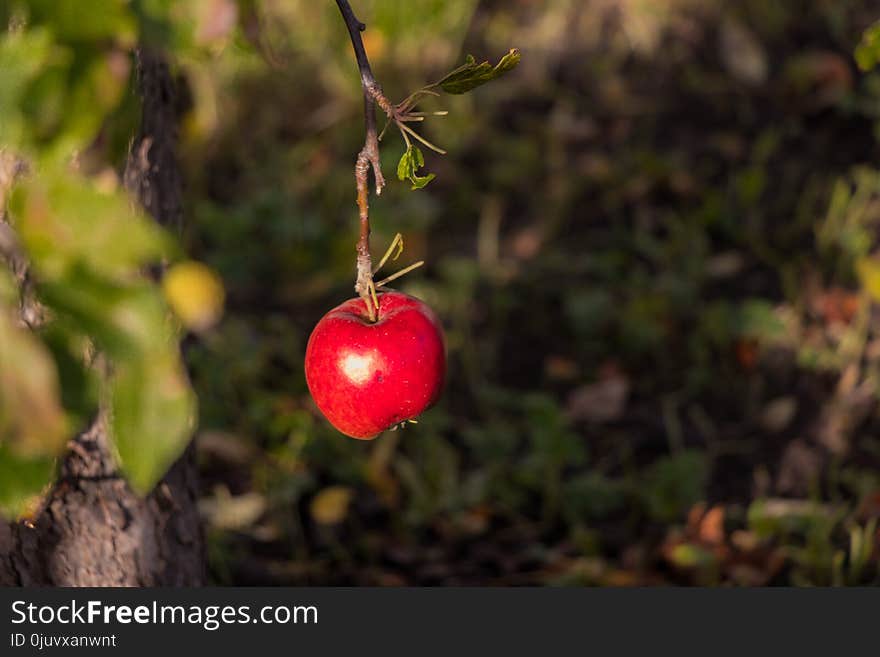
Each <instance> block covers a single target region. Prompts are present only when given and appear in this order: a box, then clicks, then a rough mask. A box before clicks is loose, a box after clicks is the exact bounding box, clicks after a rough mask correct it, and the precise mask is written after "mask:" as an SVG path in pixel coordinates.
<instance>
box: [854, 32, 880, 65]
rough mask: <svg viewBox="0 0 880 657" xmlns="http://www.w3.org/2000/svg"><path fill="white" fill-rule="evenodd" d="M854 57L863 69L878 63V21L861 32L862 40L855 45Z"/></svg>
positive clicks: (879, 59)
mask: <svg viewBox="0 0 880 657" xmlns="http://www.w3.org/2000/svg"><path fill="white" fill-rule="evenodd" d="M855 58H856V63H857V64H858V65H859V68H860V69H861V70H863V71H870V70H871V69H872V68H874V67H875V66H877V64H880V21H877V22H876V23H874V24H873V25H871V26H870V27H869V28H868V29H867V30H865V32H864V34H862V40H861V41H860V42H859V45H858V46H857V47H856V51H855Z"/></svg>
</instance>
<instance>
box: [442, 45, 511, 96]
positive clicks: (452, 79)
mask: <svg viewBox="0 0 880 657" xmlns="http://www.w3.org/2000/svg"><path fill="white" fill-rule="evenodd" d="M520 58H521V55H520V52H519V50H517V49H516V48H511V49H510V52H508V53H507V54H506V55H504V57H502V58H501V59H500V60H499V61H498V63H497V64H496V65H495V66H494V67H493V66H492V65H491V64H490V63H489V62H488V61H486V62H481V63H480V64H477V61H476V60H475V59H474V58H473V56H472V55H468V56H467V59H466V60H465V63H464V64H462V65H461V66H459V67H458V68H457V69H455V70H454V71H452V72H451V73H448V74H447V75H445V76H444V77H443V78H441V79H440V80H439V81H438V82H436V83H435V84H434V85H432V86H435V87H440V88H441V89H442V90H443V91H445V92H446V93H448V94H463V93H467V92H468V91H470V90H471V89H475V88H477V87H479V86H481V85H483V84H486V83H487V82H489V81H491V80H494V79H495V78H497V77H500V76H502V75H504V74H505V73H507V72H508V71H510V70H512V69H514V68H516V65H517V64H519V60H520Z"/></svg>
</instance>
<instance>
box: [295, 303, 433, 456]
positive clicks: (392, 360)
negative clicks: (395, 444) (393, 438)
mask: <svg viewBox="0 0 880 657" xmlns="http://www.w3.org/2000/svg"><path fill="white" fill-rule="evenodd" d="M377 300H378V302H379V308H378V310H377V311H376V320H375V321H373V322H371V321H370V318H369V316H368V315H367V308H366V306H365V303H364V300H363V299H361V298H355V299H350V300H348V301H346V302H345V303H343V304H341V305H339V306H337V307H336V308H334V309H333V310H331V311H330V312H328V313H327V314H326V315H324V317H322V318H321V320H320V321H319V322H318V324H317V326H315V329H314V330H313V331H312V335H311V336H310V337H309V344H308V346H307V347H306V363H305V369H306V383H307V384H308V386H309V391H310V392H311V393H312V398H313V399H314V400H315V403H316V404H317V406H318V408H319V409H320V410H321V412H322V413H323V414H324V416H325V417H326V418H327V419H328V420H329V421H330V424H332V425H333V426H334V427H336V428H337V429H338V430H339V431H341V432H342V433H344V434H346V435H347V436H351V437H352V438H359V439H362V440H370V439H372V438H375V437H376V436H377V435H379V434H380V433H382V432H383V431H385V430H386V429H389V428H391V427H393V426H395V425H398V424H400V423H402V422H406V421H407V420H410V419H413V418H415V417H417V416H418V415H420V414H421V413H422V412H423V411H424V410H425V409H427V408H428V407H430V406H431V405H432V404H433V403H434V402H436V401H437V398H438V397H439V396H440V390H441V388H442V387H443V379H444V376H445V374H446V353H445V347H444V342H443V329H442V328H441V326H440V322H439V321H438V320H437V317H436V316H435V315H434V313H433V311H432V310H431V309H430V308H429V307H428V306H427V305H426V304H425V303H423V302H422V301H420V300H418V299H416V298H415V297H411V296H409V295H407V294H403V293H402V292H397V291H393V290H389V291H387V292H381V293H379V294H378V295H377Z"/></svg>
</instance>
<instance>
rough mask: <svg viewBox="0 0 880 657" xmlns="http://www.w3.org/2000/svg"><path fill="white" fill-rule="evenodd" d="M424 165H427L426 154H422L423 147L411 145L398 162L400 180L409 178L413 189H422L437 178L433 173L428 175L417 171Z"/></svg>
mask: <svg viewBox="0 0 880 657" xmlns="http://www.w3.org/2000/svg"><path fill="white" fill-rule="evenodd" d="M423 166H425V156H424V155H422V151H421V149H420V148H419V147H418V146H413V145H410V146H409V147H408V148H407V149H406V152H405V153H404V154H403V155H402V156H401V158H400V162H398V163H397V178H398V180H409V181H410V182H411V183H412V188H413V189H421V188H422V187H424V186H425V185H427V184H428V183H429V182H431V181H432V180H434V178H436V175H435V174H433V173H429V174H428V175H427V176H420V175H418V174H417V173H416V172H417V171H418V170H419V169H421V168H422V167H423Z"/></svg>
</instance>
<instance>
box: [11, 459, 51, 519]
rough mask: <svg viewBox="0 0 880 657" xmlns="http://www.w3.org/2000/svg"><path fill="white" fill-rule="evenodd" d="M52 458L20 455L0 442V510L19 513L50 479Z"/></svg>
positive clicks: (29, 504)
mask: <svg viewBox="0 0 880 657" xmlns="http://www.w3.org/2000/svg"><path fill="white" fill-rule="evenodd" d="M54 474H55V460H54V459H52V458H48V457H37V458H27V457H23V456H19V455H18V454H15V453H13V452H12V450H10V449H9V448H8V447H7V446H5V445H3V444H2V443H0V512H2V513H3V514H4V515H7V516H10V517H16V516H20V515H21V514H22V513H24V512H25V511H26V510H27V509H28V508H29V507H30V506H31V503H32V501H33V499H34V498H35V497H36V496H38V495H39V494H40V493H41V492H42V490H43V489H44V488H45V487H46V486H48V485H49V484H50V483H51V482H52V478H53V475H54Z"/></svg>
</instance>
